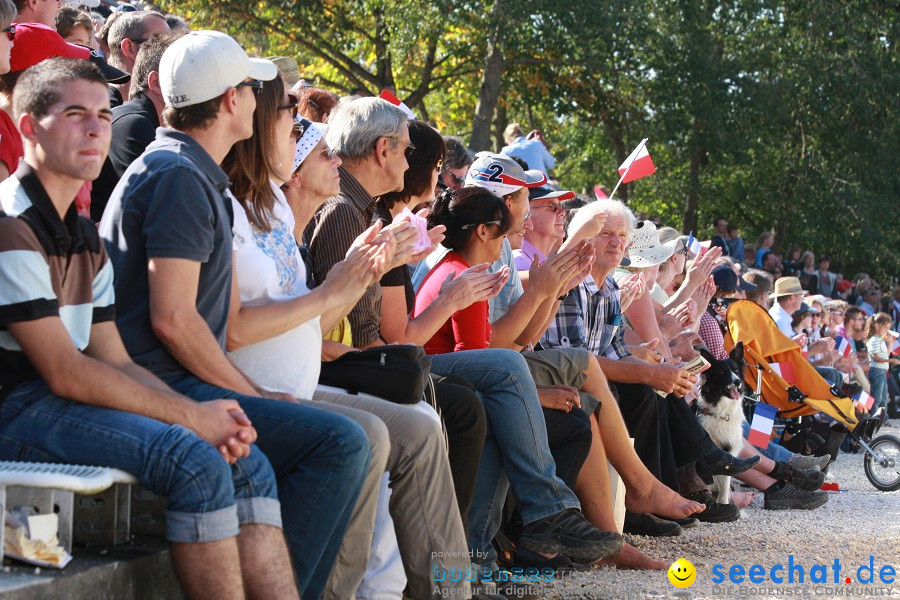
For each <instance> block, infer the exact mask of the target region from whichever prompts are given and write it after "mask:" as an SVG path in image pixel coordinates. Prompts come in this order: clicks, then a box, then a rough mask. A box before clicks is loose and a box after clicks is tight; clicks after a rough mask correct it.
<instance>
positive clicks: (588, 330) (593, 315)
mask: <svg viewBox="0 0 900 600" xmlns="http://www.w3.org/2000/svg"><path fill="white" fill-rule="evenodd" d="M541 345H542V346H543V347H544V348H558V347H562V348H587V349H588V350H590V351H591V352H593V353H594V354H596V355H598V356H605V357H607V358H612V359H620V358H624V357H626V356H631V352H629V351H628V346H626V345H625V327H624V326H623V324H622V305H621V304H620V302H619V286H617V285H616V282H615V281H614V280H613V278H612V277H610V276H607V277H606V279H605V280H604V281H603V286H602V287H600V288H598V287H597V284H596V283H595V282H594V278H593V277H592V276H590V275H588V277H587V279H585V280H584V281H583V282H582V283H581V284H580V285H579V286H578V287H576V288H575V289H573V290H572V291H571V292H569V294H568V295H567V296H566V298H565V300H563V301H562V302H561V303H560V305H559V310H558V311H557V312H556V317H555V318H554V319H553V323H551V324H550V328H549V329H548V330H547V333H546V334H545V335H544V337H543V338H542V339H541Z"/></svg>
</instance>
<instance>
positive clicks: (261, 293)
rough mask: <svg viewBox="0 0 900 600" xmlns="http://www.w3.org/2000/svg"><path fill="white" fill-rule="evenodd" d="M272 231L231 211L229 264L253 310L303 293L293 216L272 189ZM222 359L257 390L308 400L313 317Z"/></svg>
mask: <svg viewBox="0 0 900 600" xmlns="http://www.w3.org/2000/svg"><path fill="white" fill-rule="evenodd" d="M272 188H273V189H274V191H275V197H276V200H275V207H274V209H273V213H274V214H273V216H272V218H271V220H270V222H271V225H272V231H269V232H264V231H261V230H259V229H257V228H256V227H253V226H251V225H250V221H249V220H248V219H247V214H246V212H244V209H243V207H241V205H240V204H239V203H238V202H237V200H233V201H232V206H233V208H234V227H233V232H234V265H235V272H236V274H237V283H238V289H239V291H240V296H241V303H242V304H243V305H245V306H259V305H262V304H271V303H273V302H284V301H285V300H290V299H292V298H297V297H299V296H303V295H304V294H307V293H309V288H307V287H306V267H305V265H304V264H303V259H302V258H300V252H299V250H297V242H296V240H295V239H294V215H293V213H292V212H291V209H290V207H289V206H288V203H287V200H286V199H285V197H284V194H283V193H282V192H281V190H280V189H278V187H276V186H274V185H273V186H272ZM228 356H230V357H231V359H232V360H233V361H234V363H235V364H236V365H237V366H238V368H240V369H241V370H242V371H244V373H246V374H247V375H248V376H249V377H250V378H252V379H253V380H254V381H255V382H256V383H258V384H259V385H260V386H262V387H263V388H265V389H267V390H270V391H275V392H285V393H288V394H291V395H293V396H295V397H298V398H306V399H310V398H312V395H313V391H314V390H315V388H316V384H317V383H318V381H319V371H320V369H321V364H322V363H321V361H322V328H321V324H320V322H319V317H318V316H317V317H315V318H313V319H310V320H309V321H307V322H306V323H303V324H302V325H300V326H298V327H295V328H294V329H292V330H290V331H287V332H285V333H283V334H281V335H279V336H277V337H274V338H270V339H268V340H265V341H262V342H257V343H255V344H250V345H249V346H244V347H243V348H240V349H238V350H235V351H234V352H229V353H228Z"/></svg>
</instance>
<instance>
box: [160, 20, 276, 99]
mask: <svg viewBox="0 0 900 600" xmlns="http://www.w3.org/2000/svg"><path fill="white" fill-rule="evenodd" d="M277 76H278V67H276V66H275V63H273V62H272V61H270V60H265V59H263V58H250V57H249V56H247V53H246V52H244V50H243V48H241V47H240V45H239V44H238V43H237V42H236V41H234V39H233V38H231V36H228V35H225V34H224V33H221V32H219V31H192V32H190V33H188V34H187V35H185V36H183V37H181V38H178V39H177V40H175V41H174V42H173V43H172V45H171V46H169V47H168V49H166V51H165V53H163V56H162V59H161V60H160V62H159V85H160V87H161V88H162V94H163V98H165V100H166V106H172V107H175V108H179V107H182V106H193V105H194V104H200V103H201V102H206V101H207V100H212V99H213V98H216V97H218V96H221V95H222V94H224V93H225V92H226V91H227V90H228V88H231V87H235V86H236V85H237V84H239V83H241V82H242V81H244V80H245V79H247V78H248V77H250V78H252V79H258V80H260V81H271V80H273V79H275V77H277Z"/></svg>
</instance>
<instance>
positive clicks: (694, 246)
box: [687, 231, 703, 256]
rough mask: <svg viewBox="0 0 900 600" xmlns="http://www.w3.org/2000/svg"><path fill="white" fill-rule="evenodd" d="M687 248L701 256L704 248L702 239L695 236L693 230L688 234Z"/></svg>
mask: <svg viewBox="0 0 900 600" xmlns="http://www.w3.org/2000/svg"><path fill="white" fill-rule="evenodd" d="M687 249H688V250H690V251H691V254H693V255H695V256H699V255H700V253H701V251H702V250H703V244H701V243H700V241H699V240H698V239H697V238H695V237H694V232H693V231H692V232H691V234H690V235H689V236H688V241H687Z"/></svg>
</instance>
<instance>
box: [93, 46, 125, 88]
mask: <svg viewBox="0 0 900 600" xmlns="http://www.w3.org/2000/svg"><path fill="white" fill-rule="evenodd" d="M85 48H87V46H85ZM90 51H91V58H90V59H88V60H90V61H91V62H92V63H94V64H95V65H97V67H98V68H99V69H100V72H101V73H102V74H103V79H105V80H106V83H115V84H120V83H128V82H129V81H131V75H129V74H128V73H126V72H125V71H123V70H121V69H117V68H115V67H114V66H112V65H111V64H109V63H108V62H106V59H105V58H103V54H101V53H100V51H99V50H94V49H93V48H90Z"/></svg>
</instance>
